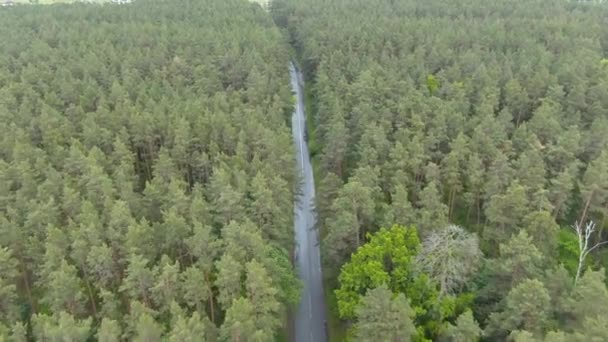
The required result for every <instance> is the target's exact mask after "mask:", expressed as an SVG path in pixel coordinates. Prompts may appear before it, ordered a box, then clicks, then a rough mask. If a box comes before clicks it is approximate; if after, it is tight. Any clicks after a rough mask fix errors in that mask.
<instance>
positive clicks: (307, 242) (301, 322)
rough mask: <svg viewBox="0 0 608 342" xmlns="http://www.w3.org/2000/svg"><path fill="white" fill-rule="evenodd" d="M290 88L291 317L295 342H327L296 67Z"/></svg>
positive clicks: (311, 184)
mask: <svg viewBox="0 0 608 342" xmlns="http://www.w3.org/2000/svg"><path fill="white" fill-rule="evenodd" d="M289 72H290V75H291V86H292V88H293V91H294V93H295V95H296V106H295V109H294V113H293V117H292V123H291V126H292V132H293V141H294V144H295V149H296V154H297V161H298V168H299V170H300V171H301V180H302V183H301V188H300V196H299V198H298V199H297V201H296V203H295V205H294V215H295V217H294V224H295V235H296V252H295V258H296V266H297V269H298V274H299V276H300V279H302V282H303V283H304V288H303V290H302V299H301V301H300V305H299V306H298V309H297V311H296V315H295V333H294V336H295V342H325V341H327V335H326V331H325V330H326V327H325V300H324V297H323V281H322V275H321V254H320V252H319V243H318V239H319V237H318V233H317V230H316V229H315V222H316V215H315V213H314V198H315V183H314V179H313V172H312V165H311V164H310V155H309V154H308V145H307V143H306V139H305V136H306V117H305V114H304V94H303V85H304V81H303V78H302V74H301V73H300V72H299V71H298V69H297V68H296V66H295V65H294V64H293V63H291V64H290V66H289Z"/></svg>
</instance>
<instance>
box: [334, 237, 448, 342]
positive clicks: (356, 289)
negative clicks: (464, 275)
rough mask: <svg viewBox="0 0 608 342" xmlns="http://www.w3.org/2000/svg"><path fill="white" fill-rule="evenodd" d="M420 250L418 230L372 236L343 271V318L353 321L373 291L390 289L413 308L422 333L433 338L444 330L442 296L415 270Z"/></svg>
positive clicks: (340, 290) (338, 292)
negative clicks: (367, 294)
mask: <svg viewBox="0 0 608 342" xmlns="http://www.w3.org/2000/svg"><path fill="white" fill-rule="evenodd" d="M419 249H420V242H419V240H418V235H417V232H416V228H414V227H409V228H406V227H403V226H398V225H394V226H393V227H391V228H390V229H386V228H382V229H380V230H379V231H378V232H376V233H375V234H371V235H370V236H369V242H368V243H366V244H365V245H363V246H361V247H360V248H359V249H358V250H357V252H355V253H354V254H353V255H352V258H351V260H350V261H349V262H348V263H346V264H345V265H344V266H343V267H342V272H341V273H340V277H339V278H338V280H339V282H340V287H339V288H338V289H337V290H336V291H335V293H336V297H337V300H338V309H339V312H340V317H342V318H345V319H353V318H355V317H357V310H358V308H359V307H360V305H361V300H362V298H363V297H364V296H365V294H366V293H367V291H368V290H369V289H374V288H377V287H379V286H382V285H386V286H387V287H388V289H389V290H390V291H392V292H393V293H396V294H403V295H405V298H407V299H408V300H409V302H410V305H411V306H412V310H413V312H414V317H415V324H416V326H417V328H418V329H419V333H421V334H422V335H421V337H422V336H424V335H426V336H427V337H432V336H433V335H435V334H436V333H437V332H438V331H439V330H440V329H441V326H442V323H441V322H442V317H441V312H440V311H441V310H440V306H439V304H440V303H441V301H440V300H439V293H438V291H437V289H436V288H435V285H434V284H432V283H431V282H430V280H429V279H428V277H427V276H426V275H424V274H420V273H418V272H416V271H415V269H414V261H415V257H416V255H417V253H418V251H419Z"/></svg>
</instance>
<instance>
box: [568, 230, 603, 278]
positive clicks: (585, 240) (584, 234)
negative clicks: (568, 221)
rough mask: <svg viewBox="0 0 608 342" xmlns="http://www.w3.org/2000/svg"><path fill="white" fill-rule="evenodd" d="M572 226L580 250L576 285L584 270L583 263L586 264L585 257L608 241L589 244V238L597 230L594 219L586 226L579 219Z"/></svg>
mask: <svg viewBox="0 0 608 342" xmlns="http://www.w3.org/2000/svg"><path fill="white" fill-rule="evenodd" d="M572 228H573V229H574V231H575V232H576V235H577V237H578V250H579V254H578V268H577V270H576V277H575V278H574V285H576V282H577V281H578V278H580V276H581V272H582V271H583V265H584V264H585V258H587V255H589V253H591V251H593V250H594V249H596V248H598V247H599V246H601V245H605V244H607V243H608V241H604V242H598V243H596V244H595V245H593V246H590V245H589V240H590V239H591V236H592V235H593V233H594V232H595V222H593V221H589V222H588V223H587V224H586V225H585V227H583V226H582V225H581V224H580V223H579V222H578V221H577V222H575V223H574V226H572Z"/></svg>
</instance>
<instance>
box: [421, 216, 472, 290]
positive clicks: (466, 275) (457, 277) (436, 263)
mask: <svg viewBox="0 0 608 342" xmlns="http://www.w3.org/2000/svg"><path fill="white" fill-rule="evenodd" d="M481 255H482V254H481V251H480V249H479V241H478V239H477V236H476V235H475V234H473V233H469V232H467V231H466V230H464V229H463V228H461V227H459V226H456V225H449V226H447V227H445V228H443V229H439V230H437V231H434V232H433V233H431V234H430V235H429V236H428V237H427V238H426V239H424V241H423V242H422V250H421V251H420V254H418V257H417V260H416V261H417V266H418V267H419V268H420V270H421V271H423V272H425V273H427V274H428V275H429V276H430V277H431V278H432V279H433V280H435V281H437V283H438V284H439V287H440V294H441V295H446V294H451V293H454V292H455V291H457V290H459V289H460V288H461V287H462V286H463V285H464V284H466V283H467V282H468V281H469V280H470V277H471V276H472V275H473V274H475V272H476V271H477V269H478V268H479V264H480V260H481Z"/></svg>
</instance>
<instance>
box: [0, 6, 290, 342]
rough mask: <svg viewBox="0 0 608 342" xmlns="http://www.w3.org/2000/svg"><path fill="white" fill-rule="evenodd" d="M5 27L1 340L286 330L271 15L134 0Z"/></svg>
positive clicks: (283, 123) (30, 14)
mask: <svg viewBox="0 0 608 342" xmlns="http://www.w3.org/2000/svg"><path fill="white" fill-rule="evenodd" d="M0 23H2V24H1V25H0V36H1V37H2V41H1V43H0V131H1V132H2V133H1V134H0V245H1V246H0V322H1V324H0V326H1V328H0V340H3V341H4V340H5V338H7V337H8V338H9V340H11V341H26V340H37V341H53V342H55V341H57V342H58V341H86V340H99V341H108V342H110V341H119V340H129V341H146V342H153V341H161V339H162V340H163V341H165V340H166V341H180V342H181V341H215V340H221V341H271V340H273V339H275V337H276V336H279V332H281V331H282V330H283V329H284V328H283V327H284V325H285V322H286V320H285V317H286V316H287V315H286V308H287V307H288V306H289V305H290V304H292V303H296V302H298V300H299V297H298V296H299V288H300V283H299V281H298V280H297V278H296V276H295V273H294V272H293V269H292V266H291V261H290V258H289V252H288V251H289V250H291V248H292V241H293V223H292V220H293V217H292V216H293V210H292V208H293V198H294V193H295V189H296V186H295V184H296V181H297V179H296V177H295V175H296V173H295V170H294V167H295V161H294V157H293V150H292V145H291V135H290V132H289V118H290V115H291V111H292V106H293V99H292V94H291V91H290V87H289V74H288V69H287V65H288V62H289V50H288V44H287V42H286V40H285V37H284V35H282V33H281V32H280V30H279V29H278V28H277V27H276V26H275V24H274V23H273V21H272V19H271V17H270V16H269V15H268V13H266V12H265V11H263V10H262V9H261V8H260V7H259V6H258V5H255V4H250V3H248V2H247V1H244V0H222V1H212V0H180V1H162V0H151V1H145V0H141V1H137V2H136V3H134V4H132V5H125V6H112V5H105V6H101V5H56V6H55V5H53V6H14V7H10V8H0ZM9 336H10V337H9Z"/></svg>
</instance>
